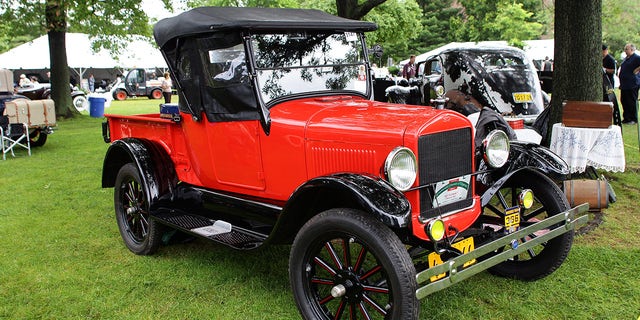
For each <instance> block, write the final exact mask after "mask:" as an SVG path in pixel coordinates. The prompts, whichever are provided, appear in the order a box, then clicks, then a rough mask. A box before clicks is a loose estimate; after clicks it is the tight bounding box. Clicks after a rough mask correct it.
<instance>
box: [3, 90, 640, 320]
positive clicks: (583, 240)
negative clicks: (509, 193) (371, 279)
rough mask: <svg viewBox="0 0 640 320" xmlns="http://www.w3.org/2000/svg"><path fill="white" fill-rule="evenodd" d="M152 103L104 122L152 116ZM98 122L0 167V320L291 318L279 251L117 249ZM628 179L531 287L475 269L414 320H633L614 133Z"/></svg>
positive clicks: (70, 127) (629, 193)
mask: <svg viewBox="0 0 640 320" xmlns="http://www.w3.org/2000/svg"><path fill="white" fill-rule="evenodd" d="M157 108H158V101H157V100H147V99H145V98H141V99H131V100H127V101H123V102H118V101H114V102H113V103H112V106H111V108H109V109H107V112H108V113H123V114H135V113H149V112H156V111H157ZM101 122H102V119H96V118H91V117H89V116H87V115H86V114H85V115H82V116H80V117H77V118H75V119H73V120H63V121H60V122H59V125H58V128H57V130H56V133H54V134H53V135H51V136H50V137H49V140H48V141H47V143H46V144H45V146H43V147H41V148H36V149H34V150H33V155H32V156H31V157H27V156H26V153H24V152H19V153H18V154H17V155H18V157H16V158H11V157H9V158H8V159H7V161H2V162H0V188H1V190H2V205H1V206H0V319H43V318H44V319H80V318H82V319H161V318H167V319H298V318H299V315H298V312H297V309H296V307H295V304H294V302H293V297H292V295H291V292H290V289H289V282H288V274H287V260H288V249H289V248H288V247H286V246H283V247H275V246H274V247H268V248H266V249H262V250H258V251H243V252H240V251H235V250H232V249H229V248H227V247H225V246H222V245H218V244H214V243H209V242H206V241H202V240H197V241H194V242H191V243H187V244H174V245H171V246H166V247H163V248H162V249H161V250H160V251H159V253H158V254H156V255H154V256H150V257H141V256H136V255H133V254H131V253H130V252H129V251H128V250H127V249H126V248H125V247H124V245H123V244H122V240H121V238H120V235H119V233H118V229H117V226H116V223H115V217H114V214H113V191H112V190H111V189H102V188H101V186H100V181H101V180H100V179H101V170H102V160H103V157H104V154H105V152H106V150H107V147H108V145H107V144H106V143H104V141H103V140H102V136H101V126H100V124H101ZM624 139H625V144H626V145H625V151H626V157H627V159H626V160H627V170H626V171H625V172H624V173H611V174H606V176H607V178H608V179H610V180H611V181H612V184H613V187H614V188H615V190H616V192H617V195H618V202H616V203H615V204H613V205H612V206H611V207H610V208H609V209H607V210H606V212H605V215H604V223H603V224H602V225H601V226H599V227H598V228H597V229H595V230H594V231H592V232H590V233H588V234H586V235H583V236H579V237H577V238H576V241H575V244H574V247H573V249H572V251H571V254H570V255H569V258H568V259H567V261H566V262H565V263H564V264H563V266H562V267H561V268H560V269H559V270H558V271H556V272H555V273H553V274H552V275H550V276H549V277H547V278H544V279H542V280H539V281H534V282H520V281H513V280H508V279H501V278H497V277H493V276H491V275H489V274H488V273H486V272H485V273H481V274H479V275H478V276H475V277H473V278H471V279H469V280H467V281H465V282H463V283H461V284H458V285H455V286H453V287H452V288H450V289H447V290H445V291H442V292H438V293H435V294H433V295H431V296H429V297H427V298H426V299H425V300H423V302H422V314H421V318H439V319H526V318H534V319H633V320H635V319H638V316H640V304H639V303H638V301H640V279H639V278H640V277H638V275H639V274H640V267H639V263H638V260H639V259H640V246H639V245H638V244H639V242H638V239H640V219H639V217H640V210H639V209H638V207H637V203H638V202H639V201H638V200H639V199H638V197H639V194H640V193H639V192H638V191H640V190H639V189H640V178H638V171H639V170H640V151H638V142H637V132H636V131H635V127H634V126H625V127H624Z"/></svg>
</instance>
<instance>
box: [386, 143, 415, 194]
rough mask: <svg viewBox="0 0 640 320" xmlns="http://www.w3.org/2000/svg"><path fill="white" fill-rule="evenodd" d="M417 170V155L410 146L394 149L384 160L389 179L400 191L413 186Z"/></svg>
mask: <svg viewBox="0 0 640 320" xmlns="http://www.w3.org/2000/svg"><path fill="white" fill-rule="evenodd" d="M417 172H418V167H417V165H416V156H415V155H414V154H413V152H412V151H411V149H409V148H405V147H397V148H395V149H393V151H391V153H389V155H388V156H387V160H386V161H385V162H384V174H385V176H386V177H387V180H389V182H390V183H391V185H393V186H394V187H395V188H396V189H398V190H400V191H406V190H408V189H409V188H411V186H412V185H413V183H414V182H415V181H416V176H417Z"/></svg>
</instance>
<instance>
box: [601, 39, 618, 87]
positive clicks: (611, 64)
mask: <svg viewBox="0 0 640 320" xmlns="http://www.w3.org/2000/svg"><path fill="white" fill-rule="evenodd" d="M602 68H603V69H604V72H605V73H606V74H607V78H609V82H610V83H611V87H612V88H613V87H614V82H613V74H614V73H615V72H616V59H614V58H613V56H612V55H610V54H609V47H607V45H606V44H603V45H602Z"/></svg>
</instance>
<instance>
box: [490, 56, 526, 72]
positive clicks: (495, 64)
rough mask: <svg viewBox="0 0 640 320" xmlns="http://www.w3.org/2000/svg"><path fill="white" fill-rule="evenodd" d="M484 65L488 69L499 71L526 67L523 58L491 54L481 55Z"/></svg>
mask: <svg viewBox="0 0 640 320" xmlns="http://www.w3.org/2000/svg"><path fill="white" fill-rule="evenodd" d="M481 59H482V64H483V65H484V67H485V68H487V69H499V68H507V67H525V66H526V64H525V63H524V61H523V59H522V58H521V57H518V56H515V55H511V54H507V53H491V54H483V55H481Z"/></svg>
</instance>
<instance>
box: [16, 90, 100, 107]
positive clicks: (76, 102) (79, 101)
mask: <svg viewBox="0 0 640 320" xmlns="http://www.w3.org/2000/svg"><path fill="white" fill-rule="evenodd" d="M69 88H70V93H71V99H72V101H73V106H74V107H75V108H76V110H78V111H84V110H87V108H88V107H89V101H88V100H87V95H86V94H85V93H84V91H82V90H79V89H78V88H76V87H74V86H72V85H69ZM16 89H17V93H18V94H20V95H23V96H25V97H27V98H29V99H31V100H42V99H50V98H51V84H50V83H30V84H28V85H25V86H18V87H17V88H16Z"/></svg>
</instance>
